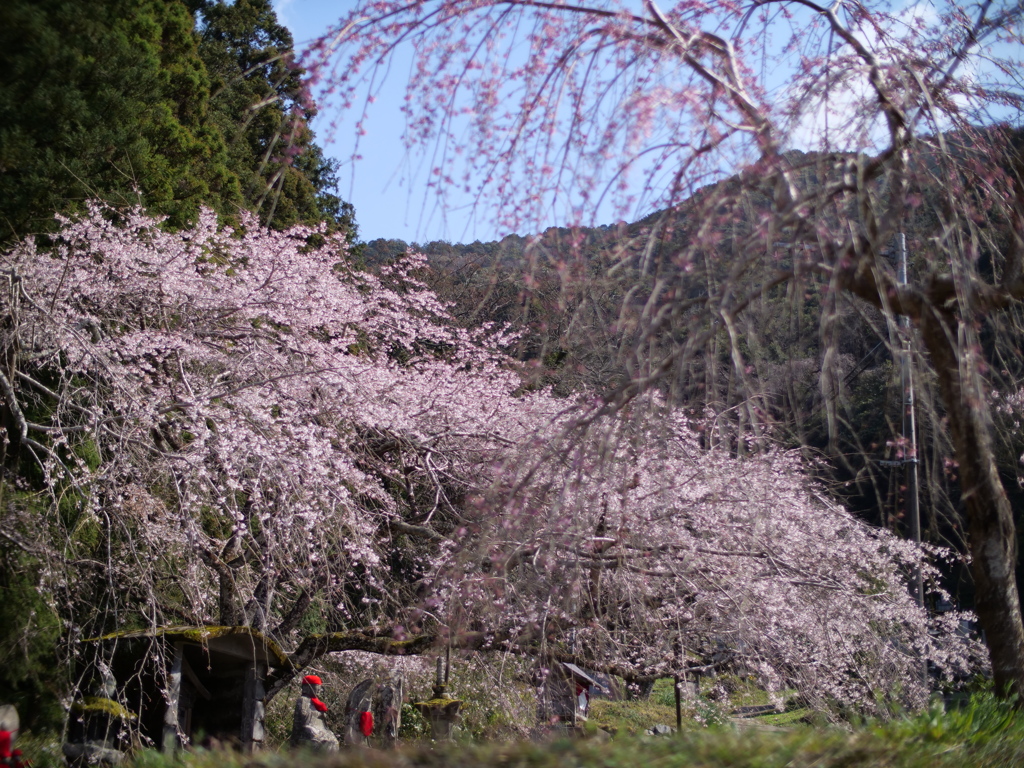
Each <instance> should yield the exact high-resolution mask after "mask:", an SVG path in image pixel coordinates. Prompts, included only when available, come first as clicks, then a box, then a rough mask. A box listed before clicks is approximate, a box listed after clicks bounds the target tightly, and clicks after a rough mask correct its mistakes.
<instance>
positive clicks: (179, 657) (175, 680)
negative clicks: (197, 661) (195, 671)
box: [162, 643, 185, 754]
mask: <svg viewBox="0 0 1024 768" xmlns="http://www.w3.org/2000/svg"><path fill="white" fill-rule="evenodd" d="M184 658H185V647H184V645H183V644H182V643H175V644H174V661H173V662H172V663H171V671H170V673H169V674H168V675H167V689H166V690H165V691H164V699H165V701H166V702H167V711H166V712H164V738H163V744H162V749H163V752H165V753H167V754H172V753H173V752H174V751H175V750H176V749H177V748H178V746H179V745H180V743H181V742H180V740H179V739H178V702H179V700H180V698H181V664H182V661H183V660H184Z"/></svg>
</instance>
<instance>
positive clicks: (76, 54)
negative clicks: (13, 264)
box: [0, 0, 242, 240]
mask: <svg viewBox="0 0 1024 768" xmlns="http://www.w3.org/2000/svg"><path fill="white" fill-rule="evenodd" d="M193 26H194V24H193V20H192V17H191V16H190V15H189V12H188V9H187V8H186V7H185V5H183V4H182V3H179V2H164V1H163V0H95V1H93V2H89V3H77V2H66V1H65V0H31V1H29V0H14V1H13V2H7V3H4V4H2V6H0V61H2V62H3V68H4V72H5V77H4V79H3V82H2V83H0V238H2V239H4V240H8V239H11V238H14V237H20V236H24V235H26V234H30V233H33V232H39V231H44V230H46V229H47V228H49V227H50V226H52V223H51V220H52V216H53V213H54V212H55V211H69V210H72V211H73V210H75V209H76V208H77V207H78V206H79V205H80V204H81V202H82V201H84V200H86V199H88V198H95V197H102V198H104V199H106V200H108V201H111V202H113V203H117V204H122V203H129V202H134V201H137V200H138V196H139V195H141V197H142V201H143V202H144V203H145V205H146V206H147V208H148V209H149V210H150V211H151V212H152V213H156V214H161V215H166V216H168V217H169V221H170V223H171V224H172V225H181V224H183V223H185V222H186V221H189V220H191V219H193V218H194V217H195V215H196V213H197V212H198V210H199V207H200V205H201V204H206V205H210V206H213V207H214V208H215V209H216V210H218V211H219V212H221V213H228V212H232V211H234V210H236V209H237V206H238V205H241V204H242V196H241V194H240V188H239V184H238V180H237V178H236V175H235V174H234V173H232V171H231V170H230V169H229V167H228V155H227V152H226V150H225V146H224V142H223V139H222V138H221V136H220V132H219V131H218V130H217V128H216V126H215V125H213V124H212V123H211V122H210V121H209V120H208V114H207V113H208V106H209V79H208V78H207V75H206V72H205V68H204V66H203V62H202V60H201V59H200V58H199V56H198V54H197V46H196V39H195V35H194V32H193Z"/></svg>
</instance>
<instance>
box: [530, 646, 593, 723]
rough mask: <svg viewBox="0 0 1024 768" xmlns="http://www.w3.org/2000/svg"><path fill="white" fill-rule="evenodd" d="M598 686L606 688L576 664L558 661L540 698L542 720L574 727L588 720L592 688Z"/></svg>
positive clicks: (538, 699)
mask: <svg viewBox="0 0 1024 768" xmlns="http://www.w3.org/2000/svg"><path fill="white" fill-rule="evenodd" d="M595 687H596V688H598V689H601V688H602V686H601V684H600V683H598V682H597V681H596V680H595V679H594V678H592V677H591V676H590V675H588V674H587V673H586V672H584V671H583V670H582V669H580V668H579V667H577V666H576V665H575V664H569V663H567V662H555V663H554V664H553V665H552V667H551V671H550V672H549V674H548V676H547V678H546V679H545V680H544V685H543V687H542V691H541V694H540V696H538V698H537V717H538V720H540V722H542V723H546V724H549V725H559V724H561V725H567V726H573V727H575V726H576V725H579V724H581V723H584V722H586V720H587V711H588V709H589V704H590V690H591V689H592V688H595Z"/></svg>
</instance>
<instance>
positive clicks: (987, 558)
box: [920, 309, 1024, 695]
mask: <svg viewBox="0 0 1024 768" xmlns="http://www.w3.org/2000/svg"><path fill="white" fill-rule="evenodd" d="M920 322H921V334H922V337H923V339H924V342H925V346H926V347H927V349H928V353H929V355H930V356H931V358H932V362H933V363H934V365H935V371H936V374H937V375H938V379H939V386H940V389H941V391H942V398H943V400H944V401H945V406H946V414H947V416H948V418H949V426H950V432H951V434H952V438H953V445H954V447H955V449H956V459H957V462H958V463H959V464H960V489H961V494H962V498H963V503H964V507H965V508H966V511H967V536H968V538H967V541H968V547H969V549H970V554H971V575H972V576H973V578H974V588H975V611H976V612H977V614H978V622H979V624H980V625H981V628H982V629H983V630H984V632H985V635H986V644H987V645H988V651H989V657H990V659H991V662H992V675H993V678H994V681H995V687H996V692H997V694H999V695H1009V694H1013V693H1016V694H1018V695H1020V694H1024V624H1022V623H1021V610H1020V598H1019V596H1018V593H1017V581H1016V577H1015V571H1014V569H1015V567H1016V563H1017V535H1016V530H1015V528H1014V522H1013V513H1012V510H1011V508H1010V501H1009V499H1008V498H1007V495H1006V489H1005V488H1004V487H1003V484H1002V481H1001V480H1000V479H999V474H998V472H997V470H996V461H995V454H994V452H993V449H992V424H991V415H990V413H989V405H988V401H987V399H986V397H987V393H986V392H984V391H983V387H982V386H981V378H980V376H979V373H978V371H977V370H976V364H975V363H974V362H973V358H974V356H975V352H974V351H973V350H972V349H971V348H970V346H971V345H970V344H969V343H963V342H962V341H961V340H960V338H959V334H958V324H957V320H956V318H955V317H953V316H951V315H950V314H946V313H940V310H938V309H933V310H931V311H926V312H924V313H922V317H921V321H920Z"/></svg>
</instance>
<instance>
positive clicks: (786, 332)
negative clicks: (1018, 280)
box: [364, 136, 1024, 604]
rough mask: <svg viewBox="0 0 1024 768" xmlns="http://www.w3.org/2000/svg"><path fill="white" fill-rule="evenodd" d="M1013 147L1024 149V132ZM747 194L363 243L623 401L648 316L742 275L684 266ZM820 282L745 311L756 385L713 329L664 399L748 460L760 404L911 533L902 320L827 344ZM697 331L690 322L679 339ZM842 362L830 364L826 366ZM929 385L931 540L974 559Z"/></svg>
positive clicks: (834, 479)
mask: <svg viewBox="0 0 1024 768" xmlns="http://www.w3.org/2000/svg"><path fill="white" fill-rule="evenodd" d="M1014 142H1015V145H1018V146H1019V144H1020V143H1021V137H1020V136H1016V137H1015V138H1014ZM788 160H789V163H790V165H791V167H792V170H793V173H794V175H795V176H796V178H797V179H799V184H800V187H801V189H802V190H803V191H804V192H805V193H806V194H808V195H813V194H815V190H816V189H820V188H822V187H824V186H825V185H826V184H827V183H829V182H830V181H831V182H834V181H835V179H834V178H831V179H830V178H829V177H828V175H829V174H830V173H832V172H833V168H834V162H835V158H834V157H833V156H829V155H820V154H815V153H803V152H798V151H794V152H791V153H789V155H788ZM1007 162H1008V163H1009V162H1010V161H1009V160H1008V161H1007ZM740 186H741V181H740V179H739V178H738V177H737V178H734V179H731V180H729V181H725V182H722V183H720V184H717V185H714V186H713V187H709V188H706V189H703V190H701V191H700V192H699V193H697V195H695V196H694V198H693V199H691V200H688V201H686V202H684V203H683V204H681V205H680V206H678V207H677V208H675V209H671V210H662V211H658V212H655V213H653V214H651V215H649V216H647V217H645V218H644V219H642V220H640V221H637V222H634V223H626V222H620V223H619V224H618V225H614V226H604V227H598V228H588V227H578V228H561V229H559V228H552V229H549V230H547V231H545V232H543V233H541V234H539V235H537V236H529V237H524V236H514V235H513V236H509V237H506V238H504V239H503V240H501V241H499V242H488V243H482V242H479V241H478V242H475V243H472V244H453V243H448V242H441V241H435V242H429V243H425V244H416V243H413V244H406V243H404V242H402V241H395V240H390V241H385V240H377V241H371V242H369V243H367V244H366V245H365V249H364V255H365V258H366V259H367V261H368V262H369V263H387V262H388V261H389V260H390V259H393V258H394V257H395V256H396V254H400V253H404V252H405V251H406V250H407V249H409V250H413V251H419V252H422V253H424V254H426V255H427V258H428V264H429V266H430V268H429V270H428V271H427V272H426V273H425V275H426V280H427V283H428V284H429V285H431V287H433V288H434V289H435V290H436V291H437V292H438V295H439V296H441V297H442V298H444V299H446V300H448V301H451V302H453V314H454V315H455V317H457V318H458V319H459V320H460V322H464V323H466V324H467V326H473V325H475V324H478V323H480V322H483V321H489V322H498V323H503V324H507V325H508V326H509V327H510V328H511V329H513V330H515V331H516V332H517V333H519V334H521V335H520V337H519V340H518V342H517V345H516V347H515V354H516V356H517V357H518V359H520V360H522V361H523V362H524V363H526V364H527V366H528V369H529V371H530V373H529V376H530V378H531V381H532V382H533V385H534V386H550V387H552V388H553V390H554V391H555V392H558V393H560V394H563V395H566V394H569V393H572V392H578V391H599V392H603V393H605V394H609V393H614V392H615V391H616V390H618V389H621V388H622V387H624V386H628V382H630V381H631V380H632V379H633V378H634V377H636V376H637V375H638V373H640V372H642V366H643V363H642V362H641V360H640V359H639V358H638V354H637V353H638V342H639V340H640V339H641V338H642V333H643V330H642V323H641V316H642V315H644V314H645V313H646V314H647V315H650V314H652V313H655V312H657V310H658V307H660V306H664V305H665V304H667V303H670V302H672V301H673V300H675V299H677V298H678V297H685V299H686V301H687V302H688V304H689V305H690V306H691V307H693V308H696V307H699V306H700V305H701V304H702V303H703V302H704V301H706V300H707V298H708V296H709V295H711V294H712V293H713V292H714V291H715V290H716V287H717V286H720V285H721V284H722V283H723V282H725V281H727V280H728V277H729V276H728V271H729V268H730V267H731V265H732V262H730V261H729V260H721V259H710V258H708V259H705V260H703V261H698V262H696V263H685V264H684V263H682V262H680V261H679V257H680V254H681V253H684V252H685V251H686V249H687V248H688V246H689V244H690V243H691V242H692V241H694V239H695V238H696V236H697V233H698V230H699V229H700V228H701V227H702V225H703V224H704V221H705V220H704V218H703V212H702V206H701V200H702V198H714V197H716V196H718V195H727V194H729V191H730V189H737V188H739V187H740ZM770 192H771V190H770V189H768V190H760V191H755V192H754V193H753V194H749V195H746V196H745V197H744V198H743V199H742V200H741V201H740V204H739V205H737V209H736V210H730V216H729V223H728V225H727V226H723V227H722V229H721V232H720V244H721V248H722V249H723V250H725V251H729V250H730V249H732V248H733V247H734V246H733V243H734V241H735V240H738V239H740V238H742V237H743V236H744V235H745V234H746V233H748V232H749V231H750V228H751V226H752V224H753V222H754V220H755V219H756V217H757V215H758V213H759V210H763V209H764V208H765V207H767V206H769V205H770V203H771V194H770ZM922 196H923V197H925V196H927V197H928V200H927V201H922V202H928V203H931V204H934V200H933V196H934V193H933V192H932V191H929V190H923V191H922ZM934 225H935V218H934V215H933V214H931V213H930V212H929V206H928V205H927V204H924V205H919V212H918V215H916V216H914V217H912V218H910V220H909V221H908V226H907V228H906V236H907V238H908V242H909V244H910V245H909V273H910V276H911V279H913V277H914V275H915V274H917V273H918V272H919V271H923V270H924V269H925V266H926V264H927V259H928V258H929V255H930V254H929V248H930V247H931V246H930V244H929V237H930V234H929V233H930V231H931V229H932V227H934ZM805 247H806V244H802V243H790V242H786V241H785V240H784V239H783V237H782V236H780V238H779V240H778V242H777V243H776V247H775V248H774V249H773V250H772V251H771V252H770V253H769V254H768V257H767V258H765V259H764V260H763V261H759V262H758V263H757V265H756V267H755V268H754V269H753V270H752V272H751V274H749V275H748V276H747V277H746V278H745V279H746V281H747V283H748V284H749V285H758V284H766V285H770V284H771V282H772V278H773V276H774V275H775V274H776V273H778V272H779V271H782V270H786V269H791V268H792V265H793V263H794V259H795V258H798V257H799V253H800V251H801V250H802V249H804V248H805ZM884 257H885V259H886V261H887V262H888V264H890V265H891V268H892V269H894V270H895V268H896V262H897V255H896V246H895V241H893V242H891V243H888V244H887V247H886V250H885V253H884ZM983 258H984V259H988V258H990V257H989V256H985V257H983ZM919 265H920V266H919ZM985 268H986V269H991V266H990V265H989V266H986V267H985ZM804 280H805V282H804V283H803V285H802V286H801V287H799V288H794V286H792V285H782V286H779V287H768V288H766V289H765V290H764V291H763V292H760V293H759V294H758V295H757V297H756V299H755V300H754V301H753V302H752V303H751V304H750V305H749V306H748V307H746V311H745V314H744V316H743V319H742V321H741V327H740V329H739V331H740V334H741V337H742V345H743V346H742V355H743V359H744V361H745V363H746V365H747V367H746V369H745V373H746V376H739V375H737V371H736V369H735V366H734V365H733V360H732V350H731V346H730V340H729V338H728V332H727V330H726V328H724V327H721V328H720V329H719V330H718V331H717V332H715V333H713V334H710V335H709V337H708V338H707V340H706V346H705V348H704V349H702V350H700V351H699V354H696V355H695V356H693V358H692V359H691V360H690V362H689V364H688V369H687V370H686V372H685V373H684V374H682V375H680V376H678V377H676V378H674V379H672V380H671V381H670V382H666V383H665V385H664V386H665V390H664V391H665V392H666V394H667V395H668V396H669V397H671V398H673V399H675V400H676V401H677V402H679V403H680V404H682V405H683V406H685V407H688V408H691V409H693V423H694V424H695V425H697V424H699V425H701V428H702V429H707V430H708V431H707V432H706V433H705V434H706V440H707V442H708V444H712V443H714V442H716V441H718V440H719V439H722V440H725V441H726V442H727V443H728V442H729V441H730V440H731V441H732V445H733V449H734V450H737V451H742V450H743V446H742V444H739V445H737V444H736V442H735V438H734V436H735V435H736V434H742V433H743V432H744V430H745V429H746V428H747V426H748V425H747V424H745V423H744V413H743V409H742V408H741V405H742V404H743V403H746V402H748V401H749V400H750V399H751V398H756V399H757V400H758V402H759V404H760V407H762V408H763V409H764V411H763V414H764V416H765V418H766V419H767V420H768V421H769V422H770V423H771V430H772V435H773V437H775V438H776V439H778V440H780V441H782V442H783V443H784V444H786V445H789V446H791V447H795V448H800V449H801V450H802V451H803V452H804V455H805V456H807V457H811V456H818V457H822V458H823V459H824V461H823V462H821V463H819V464H818V465H817V467H818V471H819V473H820V478H821V479H822V480H823V482H825V483H826V484H827V485H828V486H829V487H830V489H831V490H832V492H833V493H835V494H836V496H837V497H839V498H843V499H844V500H845V501H846V503H848V504H849V505H850V506H851V507H852V508H853V509H855V510H857V511H858V513H859V514H860V515H861V516H862V517H863V518H864V519H865V520H866V521H868V522H870V523H871V524H874V525H879V526H882V527H886V528H889V529H891V530H894V531H897V532H900V533H901V534H902V535H909V528H908V526H909V521H908V520H907V519H906V517H905V510H906V497H905V492H906V479H905V476H904V472H903V469H902V467H900V466H897V465H895V464H896V461H898V460H901V459H902V458H904V455H905V454H904V450H905V446H904V445H903V444H902V442H901V440H902V435H903V434H904V425H903V423H902V419H903V397H904V392H903V385H902V383H901V379H900V362H899V359H898V356H897V354H896V351H898V348H899V347H898V341H897V337H898V335H897V334H896V333H895V331H894V329H887V328H886V320H885V316H884V314H883V313H882V312H880V311H879V310H877V309H876V308H873V307H869V306H867V305H864V304H863V303H860V302H858V301H856V300H854V301H841V302H839V303H838V304H837V305H834V306H832V307H830V308H829V309H830V310H831V311H833V312H835V313H836V314H835V317H834V318H832V319H831V320H830V321H829V323H828V327H829V328H830V329H831V330H830V333H829V334H828V335H823V334H822V324H823V311H824V310H825V309H826V303H825V300H826V298H827V280H825V279H822V278H817V277H815V276H813V275H806V276H805V277H804ZM663 333H664V336H663V337H659V338H658V339H653V340H648V343H653V344H656V345H665V342H666V339H671V338H673V334H672V333H671V332H663ZM684 337H685V335H684V333H683V331H682V330H680V331H679V332H678V335H676V336H675V337H674V338H676V339H677V340H678V339H681V338H684ZM984 339H985V347H984V349H985V355H986V358H987V360H988V361H989V364H990V365H991V366H992V367H993V368H995V369H996V370H998V371H1002V372H1004V375H1005V377H1006V382H1005V384H1004V385H1003V386H1002V387H1001V389H1002V390H1003V391H1004V392H1008V391H1012V390H1013V389H1014V386H1015V385H1014V382H1015V381H1019V380H1020V377H1021V370H1020V358H1019V353H1018V350H1019V349H1020V348H1021V345H1022V343H1024V338H1022V335H1021V331H1020V329H1019V328H1018V327H1017V326H1016V325H1014V323H1012V322H1011V323H1000V324H998V325H997V326H993V327H992V328H990V329H989V330H988V331H987V332H986V333H985V334H984ZM667 346H668V347H671V342H669V344H667ZM826 354H828V355H829V357H830V360H831V363H825V364H824V365H823V359H824V356H825V355H826ZM916 354H917V355H922V354H923V350H917V352H916ZM830 366H834V367H835V368H834V370H830ZM921 367H922V369H923V370H925V371H927V368H926V367H925V366H921ZM917 388H918V392H917V397H918V413H917V420H918V429H919V434H920V438H919V439H920V441H921V443H922V448H921V449H920V450H921V455H920V470H921V475H922V480H921V494H922V495H921V509H922V510H924V514H925V518H924V522H923V523H922V525H923V527H924V531H925V537H926V540H928V541H931V542H933V543H936V544H943V545H948V546H952V547H954V548H956V549H957V550H960V551H963V550H964V547H965V540H964V534H963V529H962V520H961V510H960V500H959V494H960V489H959V484H958V482H957V480H958V475H957V472H956V466H955V462H954V461H953V459H952V447H951V445H950V444H949V443H948V439H947V438H946V436H945V435H946V427H945V419H946V416H945V413H944V410H943V407H942V405H941V403H939V402H937V399H938V398H937V394H936V382H935V380H934V378H932V377H929V376H927V375H926V376H924V377H922V378H921V379H919V380H918V381H917ZM1009 416H1010V414H1009V412H1006V413H1003V414H1002V415H1001V416H1000V417H999V424H1000V430H999V432H998V436H999V443H998V446H999V449H998V454H997V455H998V460H999V472H1000V474H1001V475H1002V476H1003V477H1004V478H1005V481H1006V485H1007V488H1008V491H1009V493H1011V494H1012V496H1013V498H1014V508H1015V509H1016V510H1018V514H1019V515H1020V516H1024V492H1022V490H1021V484H1020V482H1019V478H1020V477H1021V465H1020V461H1019V457H1020V456H1021V454H1022V453H1024V440H1022V439H1021V436H1020V433H1019V430H1017V429H1016V427H1015V426H1014V424H1015V422H1014V421H1013V419H1012V418H1007V417H1009ZM716 434H719V435H721V437H716V436H715V435H716ZM1019 520H1020V518H1019ZM1019 529H1020V526H1018V530H1019ZM1018 535H1020V534H1018ZM1021 542H1022V543H1024V539H1021ZM950 568H951V569H950V570H949V571H948V572H947V576H948V578H949V579H950V581H949V582H948V583H949V585H950V586H951V587H952V588H953V589H954V591H955V592H956V593H957V595H958V597H959V599H960V600H962V601H964V602H965V603H966V604H970V602H971V600H972V590H971V584H970V579H969V577H967V576H966V574H965V573H963V572H962V571H961V568H960V566H955V565H954V566H950ZM1017 573H1018V580H1019V581H1020V580H1022V579H1024V569H1022V568H1021V567H1020V566H1018V571H1017Z"/></svg>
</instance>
